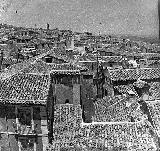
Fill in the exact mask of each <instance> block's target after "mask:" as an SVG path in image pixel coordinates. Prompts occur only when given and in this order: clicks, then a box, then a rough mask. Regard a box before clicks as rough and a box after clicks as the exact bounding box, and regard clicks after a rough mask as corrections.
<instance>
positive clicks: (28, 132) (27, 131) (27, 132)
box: [13, 123, 37, 136]
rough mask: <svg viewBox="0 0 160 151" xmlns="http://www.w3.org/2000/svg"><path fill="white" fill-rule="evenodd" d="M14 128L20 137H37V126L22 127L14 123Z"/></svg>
mask: <svg viewBox="0 0 160 151" xmlns="http://www.w3.org/2000/svg"><path fill="white" fill-rule="evenodd" d="M13 128H14V129H15V133H16V134H17V135H19V136H36V135H37V132H36V129H37V124H32V125H31V126H28V125H21V124H17V123H13Z"/></svg>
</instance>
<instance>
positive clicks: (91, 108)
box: [0, 24, 160, 151]
mask: <svg viewBox="0 0 160 151" xmlns="http://www.w3.org/2000/svg"><path fill="white" fill-rule="evenodd" d="M159 116H160V46H159V45H158V44H156V43H151V42H144V41H140V40H137V41H134V40H131V39H129V38H122V37H118V36H117V37H116V36H110V35H100V34H99V35H94V34H92V33H90V32H84V33H79V32H73V31H71V30H60V29H58V28H56V29H50V26H49V24H47V25H46V29H42V28H24V27H15V26H12V25H7V24H0V151H120V150H121V151H125V150H126V151H142V150H144V151H158V150H159V148H160V118H159Z"/></svg>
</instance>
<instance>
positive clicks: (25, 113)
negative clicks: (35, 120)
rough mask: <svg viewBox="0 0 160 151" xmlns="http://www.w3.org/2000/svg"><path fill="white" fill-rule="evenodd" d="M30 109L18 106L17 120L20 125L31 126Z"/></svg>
mask: <svg viewBox="0 0 160 151" xmlns="http://www.w3.org/2000/svg"><path fill="white" fill-rule="evenodd" d="M31 120H32V117H31V110H30V108H19V109H18V121H19V124H21V125H27V126H31Z"/></svg>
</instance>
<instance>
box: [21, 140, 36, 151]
mask: <svg viewBox="0 0 160 151" xmlns="http://www.w3.org/2000/svg"><path fill="white" fill-rule="evenodd" d="M19 142H20V150H21V151H27V150H30V151H34V143H35V139H34V138H29V137H20V138H19Z"/></svg>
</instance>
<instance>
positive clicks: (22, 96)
mask: <svg viewBox="0 0 160 151" xmlns="http://www.w3.org/2000/svg"><path fill="white" fill-rule="evenodd" d="M49 81H50V78H49V75H35V74H16V75H13V76H12V77H10V78H8V79H5V80H2V81H0V102H2V103H12V104H17V103H20V104H30V103H31V104H45V103H46V101H47V96H48V90H49Z"/></svg>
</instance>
